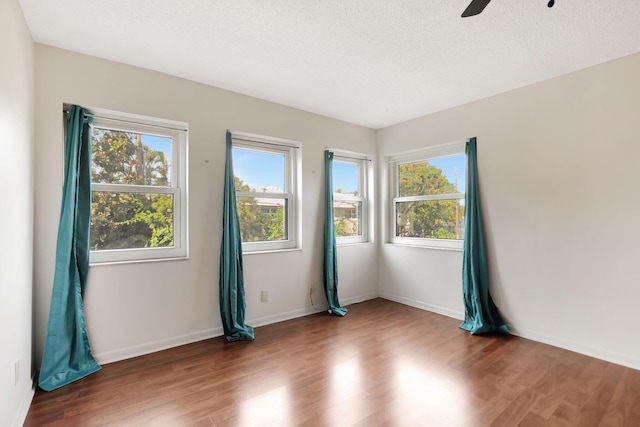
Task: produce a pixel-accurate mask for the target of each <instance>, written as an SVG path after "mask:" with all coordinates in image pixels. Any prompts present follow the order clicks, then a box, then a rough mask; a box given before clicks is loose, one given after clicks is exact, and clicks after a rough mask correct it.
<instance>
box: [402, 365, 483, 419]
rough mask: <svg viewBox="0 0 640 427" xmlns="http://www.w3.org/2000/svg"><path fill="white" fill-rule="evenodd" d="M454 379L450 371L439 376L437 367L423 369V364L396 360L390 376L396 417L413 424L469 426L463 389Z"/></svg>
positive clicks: (464, 389)
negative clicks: (392, 383) (391, 377)
mask: <svg viewBox="0 0 640 427" xmlns="http://www.w3.org/2000/svg"><path fill="white" fill-rule="evenodd" d="M454 378H455V376H454V375H452V374H451V373H447V374H446V375H440V374H439V373H438V371H437V369H425V366H424V364H423V363H415V362H414V361H411V360H406V359H405V360H400V361H398V362H396V364H395V367H394V374H393V379H392V381H393V382H394V386H393V390H395V399H394V400H395V401H394V403H393V404H392V406H393V408H394V411H395V412H396V417H397V418H398V419H404V420H408V419H410V420H411V421H412V422H415V423H416V424H417V425H421V424H420V423H428V424H427V425H437V426H456V427H459V426H465V425H470V420H468V414H469V413H470V412H469V408H467V406H468V396H467V390H466V388H465V387H464V386H463V385H461V384H460V383H458V382H456V381H455V379H454Z"/></svg>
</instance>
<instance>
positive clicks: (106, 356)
mask: <svg viewBox="0 0 640 427" xmlns="http://www.w3.org/2000/svg"><path fill="white" fill-rule="evenodd" d="M377 296H378V295H374V294H371V295H361V296H357V297H352V298H346V299H344V300H343V301H342V304H343V305H350V304H355V303H358V302H362V301H366V300H368V299H373V298H377ZM322 311H324V309H315V308H312V307H305V308H301V309H297V310H292V311H287V312H285V313H278V314H274V315H271V316H263V317H257V318H253V319H247V321H246V322H247V324H249V325H251V326H254V327H259V326H266V325H271V324H272V323H278V322H283V321H285V320H291V319H296V318H298V317H303V316H308V315H310V314H315V313H320V312H322ZM222 335H224V330H223V329H222V327H217V328H213V329H207V330H205V331H200V332H194V333H191V334H185V335H179V336H176V337H171V338H166V339H163V340H158V341H152V342H148V343H144V344H140V345H135V346H132V347H126V348H121V349H118V350H112V351H106V352H103V353H96V354H94V357H95V359H96V361H97V362H98V363H99V364H101V365H106V364H108V363H113V362H118V361H120V360H125V359H131V358H133V357H138V356H143V355H145V354H150V353H155V352H157V351H162V350H166V349H169V348H173V347H178V346H181V345H186V344H191V343H194V342H198V341H202V340H207V339H209V338H215V337H219V336H222Z"/></svg>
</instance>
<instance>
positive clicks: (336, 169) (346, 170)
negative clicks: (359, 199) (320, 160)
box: [333, 160, 360, 195]
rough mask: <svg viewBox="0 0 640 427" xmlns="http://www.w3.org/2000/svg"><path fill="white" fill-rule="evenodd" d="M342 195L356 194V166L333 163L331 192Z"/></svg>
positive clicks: (345, 163) (353, 164)
mask: <svg viewBox="0 0 640 427" xmlns="http://www.w3.org/2000/svg"><path fill="white" fill-rule="evenodd" d="M338 189H340V190H342V193H344V194H347V193H358V195H360V194H359V191H358V164H356V163H347V162H340V161H338V160H334V161H333V191H337V190H338Z"/></svg>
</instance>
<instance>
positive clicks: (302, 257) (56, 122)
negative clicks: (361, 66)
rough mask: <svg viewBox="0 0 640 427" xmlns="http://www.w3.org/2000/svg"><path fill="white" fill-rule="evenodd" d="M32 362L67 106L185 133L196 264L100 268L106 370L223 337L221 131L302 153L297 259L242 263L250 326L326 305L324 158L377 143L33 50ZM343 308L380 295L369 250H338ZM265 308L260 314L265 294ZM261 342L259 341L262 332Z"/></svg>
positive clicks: (338, 126) (360, 133) (47, 290)
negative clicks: (165, 124) (136, 117)
mask: <svg viewBox="0 0 640 427" xmlns="http://www.w3.org/2000/svg"><path fill="white" fill-rule="evenodd" d="M36 98H37V100H38V103H37V107H36V174H35V182H36V185H35V187H36V211H35V213H36V221H35V227H36V236H37V237H36V241H35V270H34V271H35V305H36V312H35V313H36V315H35V322H36V328H35V330H36V356H37V357H38V358H39V357H40V356H41V353H42V345H43V342H44V334H45V325H46V319H47V316H48V311H49V310H48V304H49V299H50V295H51V283H52V280H53V271H54V256H53V254H54V252H55V240H56V230H57V225H58V223H57V222H58V211H59V204H60V197H61V183H62V164H63V157H62V147H63V135H62V132H63V130H62V104H63V103H64V102H67V103H74V104H79V105H82V106H85V107H98V108H106V109H110V110H117V111H122V112H127V113H134V114H141V115H147V116H153V117H160V118H167V119H173V120H180V121H185V122H188V123H189V240H190V258H189V259H188V260H183V261H164V262H150V263H149V262H148V263H136V264H120V265H109V266H94V267H92V268H91V271H90V275H89V282H88V284H87V295H86V305H85V312H86V318H87V327H88V330H89V335H90V339H91V343H92V346H93V350H94V354H95V355H96V357H97V359H98V361H99V362H108V361H113V360H118V359H122V358H126V357H129V356H132V355H137V354H141V353H147V352H151V351H155V350H158V349H161V348H165V347H170V346H174V345H178V344H182V343H184V342H190V341H195V340H198V339H204V338H207V337H210V336H214V335H221V334H222V328H221V322H220V316H219V310H218V264H219V247H220V238H221V223H222V217H221V215H222V205H221V201H222V176H223V172H224V154H225V131H226V130H227V129H232V130H236V131H244V132H250V133H255V134H261V135H267V136H273V137H278V138H284V139H289V140H295V141H301V142H302V199H303V203H302V241H303V249H302V250H299V251H292V252H280V253H271V254H258V255H246V256H245V259H244V265H245V291H246V298H247V319H248V323H249V324H252V325H254V326H256V325H261V324H265V323H271V322H275V321H279V320H283V319H287V318H291V317H296V316H300V315H304V314H308V313H312V312H315V311H314V310H313V308H312V307H311V304H310V301H309V297H308V283H309V282H313V283H314V284H315V290H314V293H315V299H314V301H315V303H316V306H318V305H320V306H323V305H324V304H325V301H324V299H323V297H321V294H322V271H321V268H322V218H321V215H322V209H321V204H322V194H323V193H322V179H323V178H322V175H323V173H322V172H323V159H324V157H323V150H324V148H325V147H333V148H340V149H345V150H351V151H357V152H361V153H365V154H369V155H372V156H375V155H376V154H377V153H376V148H375V132H374V131H373V130H370V129H366V128H363V127H360V126H356V125H352V124H348V123H345V122H340V121H337V120H334V119H329V118H326V117H322V116H318V115H315V114H311V113H307V112H303V111H300V110H295V109H292V108H288V107H284V106H281V105H277V104H273V103H269V102H265V101H261V100H258V99H255V98H251V97H247V96H243V95H239V94H235V93H232V92H228V91H224V90H221V89H217V88H214V87H210V86H205V85H202V84H198V83H194V82H190V81H187V80H182V79H179V78H175V77H171V76H168V75H165V74H160V73H156V72H152V71H148V70H144V69H140V68H135V67H131V66H127V65H123V64H119V63H115V62H111V61H106V60H101V59H97V58H94V57H89V56H85V55H80V54H76V53H72V52H69V51H64V50H60V49H56V48H53V47H48V46H44V45H36ZM338 252H339V262H340V273H341V281H340V288H339V292H340V298H341V301H342V302H343V303H345V304H348V303H350V302H355V301H360V300H364V299H367V298H372V297H374V296H376V295H377V292H378V289H377V279H376V269H375V265H376V257H377V251H376V248H375V245H374V244H364V245H357V246H350V247H342V248H340V249H339V250H338ZM262 289H266V290H268V291H269V300H270V301H269V302H266V303H262V302H260V291H261V290H262ZM258 335H259V332H258Z"/></svg>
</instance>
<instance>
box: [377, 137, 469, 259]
mask: <svg viewBox="0 0 640 427" xmlns="http://www.w3.org/2000/svg"><path fill="white" fill-rule="evenodd" d="M464 149H465V143H464V142H456V143H450V144H444V145H440V146H436V147H430V148H428V149H425V150H421V151H419V152H413V153H409V154H405V155H399V156H393V157H391V158H390V161H389V164H390V177H391V191H392V195H391V198H392V200H393V203H392V204H391V206H392V208H391V210H392V211H391V223H392V224H391V232H392V235H391V241H392V243H401V244H409V245H419V246H426V247H432V248H439V249H462V241H463V239H464V196H465V174H466V155H465V154H464Z"/></svg>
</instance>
